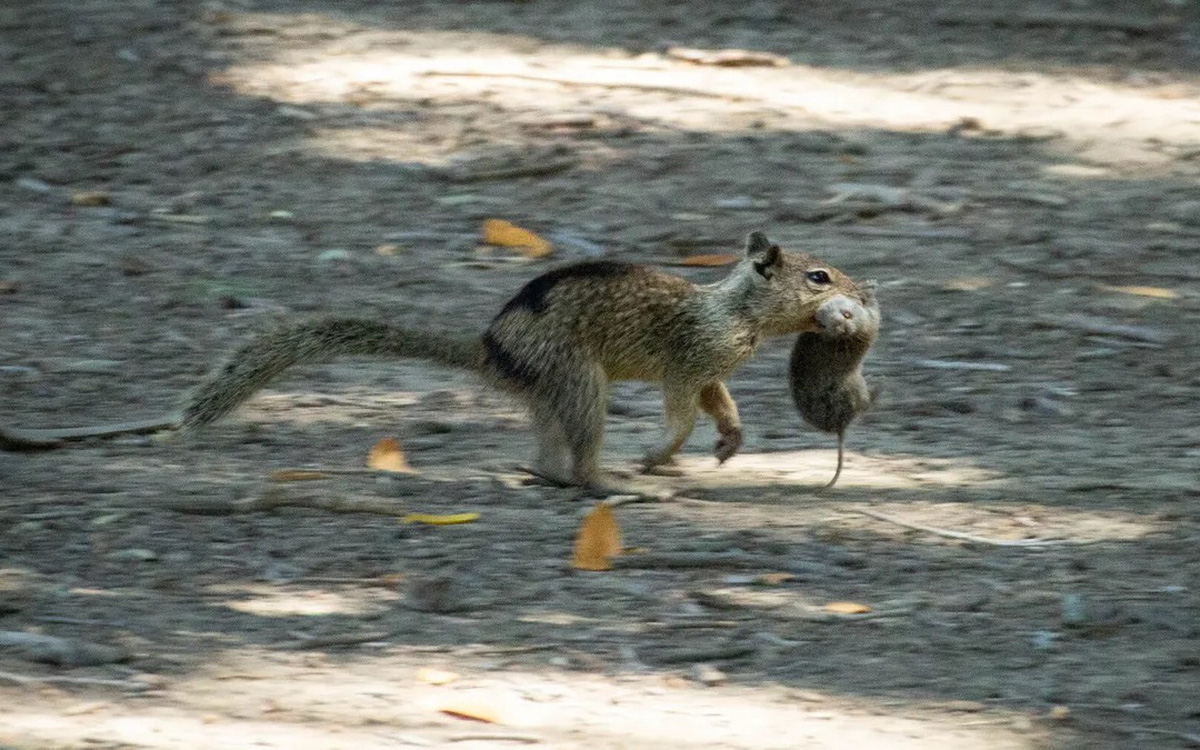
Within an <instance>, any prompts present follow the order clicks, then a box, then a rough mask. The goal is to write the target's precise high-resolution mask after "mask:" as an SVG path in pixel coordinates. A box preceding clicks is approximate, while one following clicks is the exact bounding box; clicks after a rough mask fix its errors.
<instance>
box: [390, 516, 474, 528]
mask: <svg viewBox="0 0 1200 750" xmlns="http://www.w3.org/2000/svg"><path fill="white" fill-rule="evenodd" d="M478 520H479V514H478V513H451V514H449V515H441V516H435V515H432V514H429V513H409V514H408V515H407V516H404V517H403V518H401V519H400V522H401V523H427V524H430V525H433V526H452V525H454V524H456V523H471V522H472V521H478Z"/></svg>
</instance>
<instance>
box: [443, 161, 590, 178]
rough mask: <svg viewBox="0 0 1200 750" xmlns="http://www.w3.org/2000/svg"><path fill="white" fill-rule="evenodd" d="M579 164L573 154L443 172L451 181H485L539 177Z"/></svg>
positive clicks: (564, 170) (563, 170)
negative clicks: (491, 166)
mask: <svg viewBox="0 0 1200 750" xmlns="http://www.w3.org/2000/svg"><path fill="white" fill-rule="evenodd" d="M577 164H579V159H577V158H575V157H574V156H566V157H558V158H556V159H546V160H543V161H529V162H526V163H524V164H513V165H511V166H504V167H493V168H491V169H471V168H470V167H460V168H455V169H447V170H446V171H445V172H444V174H445V176H446V178H447V179H449V180H451V181H453V182H486V181H488V180H511V179H513V178H514V177H541V176H544V175H548V174H557V173H558V172H566V171H567V170H568V169H572V168H574V167H575V166H576V165H577Z"/></svg>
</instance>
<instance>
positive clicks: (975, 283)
mask: <svg viewBox="0 0 1200 750" xmlns="http://www.w3.org/2000/svg"><path fill="white" fill-rule="evenodd" d="M994 283H995V281H993V280H992V279H989V278H986V277H983V276H963V277H962V278H958V279H950V280H949V281H947V282H946V283H944V284H942V288H943V289H947V290H949V291H952V292H978V291H979V290H980V289H987V288H988V287H989V286H991V285H992V284H994Z"/></svg>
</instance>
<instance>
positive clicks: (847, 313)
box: [842, 310, 854, 320]
mask: <svg viewBox="0 0 1200 750" xmlns="http://www.w3.org/2000/svg"><path fill="white" fill-rule="evenodd" d="M842 317H843V318H845V319H846V320H850V319H851V318H853V317H854V313H852V312H850V311H849V310H842Z"/></svg>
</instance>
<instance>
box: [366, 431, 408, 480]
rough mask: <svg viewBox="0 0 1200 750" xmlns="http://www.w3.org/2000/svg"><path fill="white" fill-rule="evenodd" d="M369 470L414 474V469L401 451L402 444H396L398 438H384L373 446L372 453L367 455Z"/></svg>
mask: <svg viewBox="0 0 1200 750" xmlns="http://www.w3.org/2000/svg"><path fill="white" fill-rule="evenodd" d="M367 468H368V469H376V470H378V471H395V472H399V473H402V474H408V473H411V472H412V467H410V466H409V465H408V462H407V461H405V460H404V451H402V450H400V443H398V442H396V438H384V439H383V440H380V441H379V442H378V443H376V444H375V445H373V446H371V452H370V453H368V454H367Z"/></svg>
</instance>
